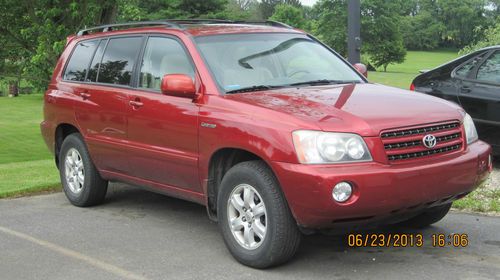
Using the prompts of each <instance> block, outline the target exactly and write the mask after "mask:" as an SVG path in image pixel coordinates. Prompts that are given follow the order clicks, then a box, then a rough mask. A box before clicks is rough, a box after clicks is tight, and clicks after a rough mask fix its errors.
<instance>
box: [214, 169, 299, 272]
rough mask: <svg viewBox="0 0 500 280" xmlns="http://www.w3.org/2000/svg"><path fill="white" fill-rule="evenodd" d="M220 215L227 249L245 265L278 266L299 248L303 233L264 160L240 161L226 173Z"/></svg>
mask: <svg viewBox="0 0 500 280" xmlns="http://www.w3.org/2000/svg"><path fill="white" fill-rule="evenodd" d="M217 215H218V220H219V227H220V230H221V232H222V236H223V238H224V242H225V244H226V246H227V248H228V249H229V251H230V252H231V254H232V255H233V257H234V258H235V259H236V260H238V261H239V262H240V263H242V264H244V265H247V266H250V267H254V268H267V267H271V266H276V265H279V264H282V263H284V262H286V261H288V260H289V259H290V258H292V257H293V255H294V254H295V252H296V251H297V249H298V248H299V245H300V240H301V233H300V231H299V230H298V227H297V225H296V222H295V219H294V218H293V216H292V215H291V213H290V209H289V208H288V204H287V202H286V200H285V198H284V195H283V193H282V192H281V189H280V187H279V184H278V181H277V180H276V177H275V176H274V174H273V173H272V171H271V170H270V169H269V167H268V166H267V165H266V164H265V163H264V162H262V161H247V162H242V163H239V164H237V165H235V166H233V167H232V168H231V169H230V170H229V171H228V172H227V173H226V174H225V176H224V178H223V179H222V182H221V188H220V191H219V194H218V199H217ZM247 234H248V235H247Z"/></svg>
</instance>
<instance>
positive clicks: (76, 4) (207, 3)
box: [0, 0, 500, 89]
mask: <svg viewBox="0 0 500 280" xmlns="http://www.w3.org/2000/svg"><path fill="white" fill-rule="evenodd" d="M347 1H349V0H319V1H318V2H317V3H316V4H315V5H314V6H313V7H307V6H302V5H301V2H300V0H203V1H200V0H99V1H98V0H37V1H35V0H26V1H16V0H2V4H1V5H0V14H1V15H2V16H1V17H0V45H1V46H2V47H1V48H0V80H1V79H6V78H8V79H17V80H20V79H21V78H24V79H26V80H28V81H30V83H31V84H32V85H34V86H36V87H38V88H40V89H43V88H45V87H46V85H47V83H48V81H49V79H50V75H51V72H52V70H53V68H54V66H55V63H56V61H57V58H58V57H59V55H60V53H61V52H62V50H63V49H64V46H65V44H66V37H67V36H69V35H71V34H74V33H75V32H76V31H77V30H79V29H82V28H84V27H89V26H95V25H99V24H103V23H111V22H126V21H138V20H158V19H168V18H222V19H232V20H266V19H269V18H270V19H273V20H277V21H282V22H285V23H287V24H289V25H292V26H294V27H298V28H301V29H304V30H307V31H308V32H310V33H312V34H314V35H315V36H317V37H318V38H319V39H321V40H322V41H324V42H325V43H326V44H328V45H329V46H331V47H332V48H334V49H335V50H336V51H338V52H339V53H340V54H342V55H346V52H347V48H346V46H347ZM361 2H362V5H361V9H362V41H363V49H362V51H363V54H364V57H365V58H366V57H369V58H370V62H372V63H373V64H374V65H376V66H377V67H383V68H384V69H386V68H387V66H388V65H390V64H391V63H397V62H401V61H402V60H403V59H404V55H405V52H406V51H405V49H406V48H408V49H418V50H420V49H426V50H427V49H429V50H430V49H435V48H440V47H453V48H463V47H464V46H468V47H467V48H465V49H464V51H470V50H473V49H476V48H480V47H483V46H486V45H493V44H500V43H499V40H498V36H499V35H498V34H499V29H500V28H499V27H498V22H499V20H500V0H361Z"/></svg>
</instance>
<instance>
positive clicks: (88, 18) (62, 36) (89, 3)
mask: <svg viewBox="0 0 500 280" xmlns="http://www.w3.org/2000/svg"><path fill="white" fill-rule="evenodd" d="M115 5H116V0H108V1H97V0H84V1H78V2H76V1H51V0H40V1H15V0H4V1H3V3H2V5H0V13H1V14H2V17H0V40H1V41H4V42H7V43H8V44H7V45H6V46H2V47H4V48H5V47H8V50H10V52H6V53H7V54H8V53H10V54H11V55H8V57H7V58H4V59H7V60H8V61H9V64H11V65H18V66H19V69H21V73H22V75H23V76H24V77H29V80H30V82H31V83H32V84H33V85H35V86H36V87H38V88H45V87H46V85H47V83H48V81H49V80H50V76H51V74H52V70H53V67H54V65H55V63H56V62H57V58H58V57H59V54H60V53H61V51H62V50H63V49H64V46H65V44H66V37H67V36H68V35H69V34H74V33H75V31H76V30H78V29H80V28H83V27H85V26H89V25H95V24H101V23H106V22H110V21H114V18H113V17H114V16H115V15H116V11H115V8H114V6H115ZM13 52H14V53H15V55H12V53H13Z"/></svg>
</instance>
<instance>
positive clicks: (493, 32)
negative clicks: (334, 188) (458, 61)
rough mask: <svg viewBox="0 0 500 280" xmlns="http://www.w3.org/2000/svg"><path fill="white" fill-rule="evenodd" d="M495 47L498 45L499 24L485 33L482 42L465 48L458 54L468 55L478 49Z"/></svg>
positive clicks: (499, 43) (499, 38)
mask: <svg viewBox="0 0 500 280" xmlns="http://www.w3.org/2000/svg"><path fill="white" fill-rule="evenodd" d="M496 45H500V22H498V23H497V24H496V25H495V26H492V27H490V28H488V29H487V30H486V31H485V36H484V39H483V40H481V41H479V42H477V43H474V44H471V45H469V46H467V47H465V48H464V49H462V50H461V51H460V53H461V54H468V53H471V52H473V51H475V50H478V49H482V48H485V47H490V46H496Z"/></svg>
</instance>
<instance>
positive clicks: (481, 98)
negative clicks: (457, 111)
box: [455, 50, 500, 125]
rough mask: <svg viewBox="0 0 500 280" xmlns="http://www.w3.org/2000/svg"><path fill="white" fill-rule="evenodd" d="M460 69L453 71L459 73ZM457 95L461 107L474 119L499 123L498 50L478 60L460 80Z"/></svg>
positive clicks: (499, 60)
mask: <svg viewBox="0 0 500 280" xmlns="http://www.w3.org/2000/svg"><path fill="white" fill-rule="evenodd" d="M464 66H466V65H464ZM462 69H464V70H465V68H462ZM462 69H458V70H457V71H456V72H455V73H456V74H457V75H460V71H463V70H462ZM458 95H459V99H460V103H461V104H462V107H463V108H464V109H465V111H467V113H469V114H470V115H471V116H472V118H474V119H475V120H476V121H478V122H491V123H497V124H499V125H500V50H497V51H494V52H491V53H489V55H488V56H486V57H485V58H484V59H481V60H478V63H477V65H475V66H474V69H471V71H470V74H469V75H468V77H467V78H466V79H463V80H462V84H461V86H460V88H459V93H458Z"/></svg>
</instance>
